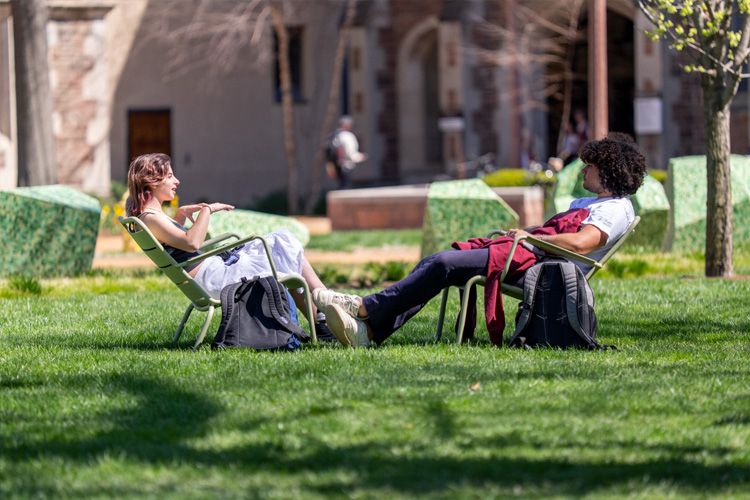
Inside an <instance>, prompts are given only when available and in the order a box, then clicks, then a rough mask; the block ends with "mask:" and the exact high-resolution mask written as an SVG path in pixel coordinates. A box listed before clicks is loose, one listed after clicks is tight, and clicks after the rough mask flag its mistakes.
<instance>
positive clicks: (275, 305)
mask: <svg viewBox="0 0 750 500" xmlns="http://www.w3.org/2000/svg"><path fill="white" fill-rule="evenodd" d="M258 283H259V284H260V285H261V286H262V287H263V289H264V290H265V291H266V297H268V309H269V311H270V312H271V316H273V317H274V319H275V320H276V321H278V322H279V324H281V325H284V327H286V328H287V329H288V330H289V331H290V332H292V333H293V334H295V335H296V336H297V337H299V338H300V340H303V341H305V342H306V341H307V340H309V339H310V336H309V335H308V334H307V332H306V331H305V330H304V329H303V328H302V327H301V326H299V325H298V324H296V323H295V322H294V321H292V320H291V318H290V317H289V314H287V312H286V311H284V314H285V315H282V314H281V312H280V311H279V308H283V307H284V302H283V299H282V298H281V292H280V291H279V287H280V286H284V285H281V284H280V283H279V282H278V281H276V280H275V279H274V278H273V277H272V276H264V277H263V278H260V279H258ZM290 307H291V306H290Z"/></svg>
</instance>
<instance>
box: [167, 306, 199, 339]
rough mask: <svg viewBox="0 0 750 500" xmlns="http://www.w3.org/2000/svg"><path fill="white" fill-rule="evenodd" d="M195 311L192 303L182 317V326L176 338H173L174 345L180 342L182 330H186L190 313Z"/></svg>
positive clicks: (175, 335)
mask: <svg viewBox="0 0 750 500" xmlns="http://www.w3.org/2000/svg"><path fill="white" fill-rule="evenodd" d="M193 309H195V306H194V305H193V303H192V302H191V303H190V305H189V306H188V308H187V310H186V311H185V314H183V315H182V321H181V322H180V326H179V327H178V328H177V333H175V334H174V337H173V338H172V343H176V342H177V341H178V340H180V335H182V329H183V328H185V323H187V320H188V318H189V317H190V313H192V312H193Z"/></svg>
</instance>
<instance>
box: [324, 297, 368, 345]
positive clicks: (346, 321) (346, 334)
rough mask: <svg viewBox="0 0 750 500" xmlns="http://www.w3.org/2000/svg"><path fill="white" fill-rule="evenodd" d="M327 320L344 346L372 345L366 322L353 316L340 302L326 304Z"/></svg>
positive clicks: (329, 326)
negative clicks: (368, 336)
mask: <svg viewBox="0 0 750 500" xmlns="http://www.w3.org/2000/svg"><path fill="white" fill-rule="evenodd" d="M326 320H327V322H328V328H330V330H331V332H333V334H334V335H335V336H336V338H337V339H338V341H339V342H341V344H343V345H344V346H346V347H348V346H352V347H370V339H369V338H367V325H365V322H364V321H362V320H361V319H355V318H352V317H351V316H350V315H349V314H348V313H347V312H346V311H345V310H344V309H342V308H341V307H340V306H339V305H338V304H329V305H327V306H326Z"/></svg>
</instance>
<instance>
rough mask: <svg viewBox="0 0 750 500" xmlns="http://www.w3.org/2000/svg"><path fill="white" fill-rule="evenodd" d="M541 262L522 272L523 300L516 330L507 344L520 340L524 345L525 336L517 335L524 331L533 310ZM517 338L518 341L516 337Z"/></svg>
mask: <svg viewBox="0 0 750 500" xmlns="http://www.w3.org/2000/svg"><path fill="white" fill-rule="evenodd" d="M542 267H543V264H542V263H538V264H534V265H533V266H531V267H530V268H529V269H528V271H526V273H525V274H524V278H523V279H524V281H523V302H521V305H520V306H519V307H520V309H521V310H520V312H519V316H518V319H517V320H516V331H515V332H513V337H512V338H511V339H510V342H508V345H513V343H514V342H520V344H521V345H522V346H524V347H526V345H525V343H524V342H525V338H523V337H518V336H519V335H520V334H521V332H523V331H524V329H525V328H526V325H527V324H528V322H529V319H530V318H531V313H532V311H533V310H534V298H535V296H536V293H535V292H536V284H537V281H539V275H540V274H541V271H542ZM517 338H518V339H519V340H518V341H517V340H516V339H517Z"/></svg>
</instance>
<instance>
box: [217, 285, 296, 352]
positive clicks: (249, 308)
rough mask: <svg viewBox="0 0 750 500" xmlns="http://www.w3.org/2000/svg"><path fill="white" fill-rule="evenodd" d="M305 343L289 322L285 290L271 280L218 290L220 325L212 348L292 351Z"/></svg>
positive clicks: (282, 286)
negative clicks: (219, 293) (219, 297)
mask: <svg viewBox="0 0 750 500" xmlns="http://www.w3.org/2000/svg"><path fill="white" fill-rule="evenodd" d="M291 307H294V306H291ZM308 340H310V336H309V335H308V334H307V332H306V331H305V330H303V329H302V328H301V327H300V326H299V325H298V324H297V323H295V322H294V320H292V317H291V310H290V304H289V299H288V298H287V294H286V288H284V285H282V284H281V283H279V282H278V281H277V280H276V279H274V278H273V277H272V276H266V277H263V278H259V277H258V276H256V277H255V278H252V279H247V278H242V281H238V282H237V283H232V284H229V285H227V286H225V287H224V288H222V290H221V324H220V325H219V331H218V332H217V333H216V337H214V341H213V342H212V343H211V347H212V348H214V349H226V348H230V347H247V348H250V349H272V350H273V349H280V350H292V351H293V350H297V349H298V348H299V346H300V342H307V341H308Z"/></svg>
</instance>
